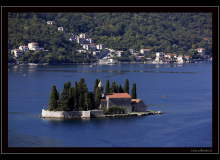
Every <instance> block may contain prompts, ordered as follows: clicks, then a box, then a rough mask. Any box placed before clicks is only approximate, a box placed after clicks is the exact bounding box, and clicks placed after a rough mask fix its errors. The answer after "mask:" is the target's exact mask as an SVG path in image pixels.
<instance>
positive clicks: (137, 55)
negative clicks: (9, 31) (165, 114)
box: [8, 21, 212, 65]
mask: <svg viewBox="0 0 220 160" xmlns="http://www.w3.org/2000/svg"><path fill="white" fill-rule="evenodd" d="M47 25H53V26H55V25H56V22H55V21H47ZM57 30H58V31H63V32H65V27H62V26H60V27H57ZM70 35H71V36H70V38H69V41H72V42H76V43H79V44H80V45H81V46H82V48H83V49H79V50H76V51H77V52H78V53H88V54H92V55H93V56H94V57H96V59H97V60H98V61H97V62H98V64H115V63H119V61H118V60H117V58H118V57H123V56H124V55H125V51H122V50H114V49H111V48H106V47H105V45H104V44H97V43H95V42H94V39H93V38H89V37H88V35H87V33H81V34H79V35H75V34H70ZM8 43H9V42H8ZM174 45H175V44H174ZM26 51H30V52H32V53H33V52H36V51H42V52H44V53H45V54H48V53H49V50H45V49H44V48H43V47H42V46H39V45H38V43H36V42H30V43H28V44H27V45H25V44H24V45H21V46H19V47H18V48H15V49H11V54H13V56H14V58H15V59H18V58H19V57H21V56H23V55H24V53H25V52H26ZM195 51H196V52H198V53H199V55H200V57H199V58H197V59H193V57H191V56H188V55H183V54H179V55H177V54H171V53H164V52H156V56H155V58H152V57H148V58H146V57H145V54H149V53H151V50H150V49H140V51H137V50H134V49H131V48H130V49H129V52H130V55H133V56H134V61H133V62H142V63H174V62H176V63H196V62H197V61H201V60H212V57H211V56H210V55H208V54H206V52H205V49H204V48H196V49H195ZM17 64H19V62H17ZM41 64H47V63H41ZM21 65H24V64H21ZM26 65H38V64H37V63H26Z"/></svg>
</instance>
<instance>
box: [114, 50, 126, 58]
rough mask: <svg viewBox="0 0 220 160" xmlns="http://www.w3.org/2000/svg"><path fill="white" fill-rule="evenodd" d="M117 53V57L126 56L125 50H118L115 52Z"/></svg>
mask: <svg viewBox="0 0 220 160" xmlns="http://www.w3.org/2000/svg"><path fill="white" fill-rule="evenodd" d="M115 55H116V56H117V57H121V56H124V51H116V52H115Z"/></svg>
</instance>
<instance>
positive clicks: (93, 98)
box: [48, 78, 137, 112]
mask: <svg viewBox="0 0 220 160" xmlns="http://www.w3.org/2000/svg"><path fill="white" fill-rule="evenodd" d="M99 82H100V80H98V79H96V80H95V83H94V87H93V91H92V92H89V91H88V87H87V85H86V83H85V79H84V78H81V79H80V81H79V82H78V83H77V81H75V83H74V87H71V82H70V81H68V82H66V83H64V84H63V88H62V92H61V94H59V91H57V89H56V85H52V87H51V92H50V96H49V103H48V104H49V107H48V110H49V111H83V110H92V109H99V105H100V104H101V97H102V94H104V87H101V86H100V87H99V86H98V85H99ZM131 92H132V93H131V96H132V99H136V98H137V93H136V84H135V83H134V84H133V87H132V91H131ZM105 93H128V94H129V81H128V79H126V80H125V85H124V87H122V85H121V84H120V85H119V87H118V85H116V83H115V81H113V82H112V84H111V86H110V85H109V80H108V79H107V80H106V83H105ZM121 111H122V112H123V108H122V110H120V112H121Z"/></svg>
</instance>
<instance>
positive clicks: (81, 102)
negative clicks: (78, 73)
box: [77, 78, 88, 109]
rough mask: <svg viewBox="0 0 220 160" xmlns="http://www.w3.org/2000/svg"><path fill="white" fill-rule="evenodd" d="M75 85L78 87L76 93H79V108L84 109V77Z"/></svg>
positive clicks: (85, 88) (85, 90) (85, 89)
mask: <svg viewBox="0 0 220 160" xmlns="http://www.w3.org/2000/svg"><path fill="white" fill-rule="evenodd" d="M77 87H78V93H79V107H81V109H84V106H85V93H86V92H87V91H88V88H87V85H86V83H85V79H84V78H81V79H80V81H79V83H78V84H77Z"/></svg>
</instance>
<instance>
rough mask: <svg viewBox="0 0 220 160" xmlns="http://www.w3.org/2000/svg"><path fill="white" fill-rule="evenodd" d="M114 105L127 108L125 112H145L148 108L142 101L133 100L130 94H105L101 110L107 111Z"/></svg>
mask: <svg viewBox="0 0 220 160" xmlns="http://www.w3.org/2000/svg"><path fill="white" fill-rule="evenodd" d="M113 105H116V106H123V107H125V112H126V113H127V112H132V111H138V112H145V111H146V110H147V106H146V105H145V104H144V102H143V101H142V100H140V99H132V98H131V96H130V95H129V94H128V93H105V94H104V98H102V99H101V104H100V108H101V109H106V108H109V107H111V106H113Z"/></svg>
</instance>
